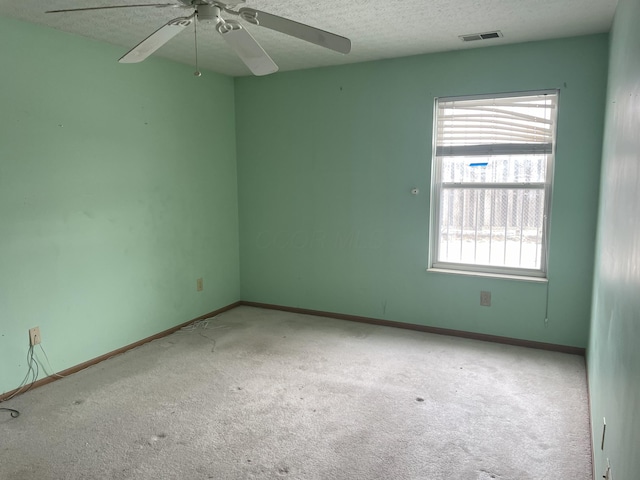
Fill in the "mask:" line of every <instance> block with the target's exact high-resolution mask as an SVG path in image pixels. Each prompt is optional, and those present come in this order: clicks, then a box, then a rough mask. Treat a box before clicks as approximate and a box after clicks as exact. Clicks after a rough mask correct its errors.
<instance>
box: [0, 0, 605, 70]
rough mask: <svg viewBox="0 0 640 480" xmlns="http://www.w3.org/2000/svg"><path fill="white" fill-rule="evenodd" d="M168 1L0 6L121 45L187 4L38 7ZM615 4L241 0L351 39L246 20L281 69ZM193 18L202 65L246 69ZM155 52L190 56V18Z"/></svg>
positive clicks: (3, 1)
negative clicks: (312, 40) (283, 30)
mask: <svg viewBox="0 0 640 480" xmlns="http://www.w3.org/2000/svg"><path fill="white" fill-rule="evenodd" d="M171 1H172V0H47V1H46V2H45V1H42V0H0V15H2V16H5V17H10V18H17V19H21V20H25V21H28V22H33V23H38V24H42V25H47V26H49V27H53V28H55V29H58V30H63V31H66V32H71V33H75V34H78V35H82V36H85V37H89V38H93V39H96V40H100V41H104V42H108V43H111V44H114V45H119V46H122V47H123V48H122V53H123V54H124V53H125V52H127V51H128V50H129V48H131V47H133V46H134V45H136V44H137V43H139V42H140V41H141V40H143V39H144V38H145V37H146V36H148V35H149V34H150V33H152V32H153V31H154V30H156V29H157V28H159V27H160V26H162V25H163V24H165V23H166V22H167V21H168V20H170V19H172V18H175V17H180V16H185V15H187V14H189V13H190V11H189V10H183V9H174V8H151V7H147V8H125V9H113V10H98V11H89V12H74V13H66V14H45V13H44V12H45V10H55V9H65V8H81V7H89V6H103V5H126V4H139V3H155V2H158V3H164V2H166V3H171ZM173 1H176V3H178V2H177V0H173ZM616 4H617V0H350V1H344V0H322V1H319V2H318V1H317V2H310V1H303V0H247V1H246V4H245V6H248V7H252V8H256V9H258V10H264V11H267V12H269V13H273V14H275V15H280V16H283V17H287V18H290V19H292V20H296V21H298V22H302V23H306V24H309V25H313V26H315V27H318V28H321V29H323V30H328V31H331V32H334V33H337V34H339V35H343V36H346V37H349V38H350V39H351V42H352V51H351V53H350V54H348V55H343V54H340V53H336V52H333V51H331V50H326V49H324V48H321V47H318V46H316V45H312V44H309V43H306V42H303V41H301V40H298V39H295V38H292V37H289V36H287V35H283V34H280V33H277V32H273V31H270V30H267V29H266V28H261V27H257V26H253V25H249V26H248V28H247V29H248V30H250V32H251V33H252V34H253V36H254V37H255V38H256V39H257V40H258V42H259V43H260V44H261V45H262V46H263V47H264V49H265V50H266V51H267V52H268V53H269V55H270V56H271V57H272V58H273V60H274V61H275V62H276V63H277V64H278V66H279V67H280V70H281V71H284V70H297V69H303V68H310V67H319V66H326V65H339V64H345V63H355V62H363V61H368V60H377V59H382V58H392V57H402V56H407V55H416V54H421V53H429V52H439V51H447V50H458V49H467V48H477V47H484V46H491V45H499V44H507V43H517V42H525V41H532V40H542V39H547V38H558V37H568V36H575V35H584V34H590V33H598V32H606V31H608V30H609V28H610V26H611V21H612V19H613V14H614V11H615V7H616ZM223 16H224V15H223ZM199 27H200V28H199V29H198V53H199V55H198V56H199V63H200V68H201V69H202V68H204V69H209V70H213V71H216V72H220V73H224V74H227V75H232V76H241V75H248V74H249V71H248V70H247V68H246V67H245V66H244V65H243V64H242V62H241V61H240V60H239V59H238V58H237V57H236V56H235V54H234V53H233V52H232V51H231V50H230V49H229V47H228V46H227V45H226V43H225V42H224V40H223V39H222V38H220V37H219V35H218V34H217V33H216V32H215V31H214V30H213V28H212V27H209V28H205V27H206V25H204V24H201V25H200V26H199ZM491 30H501V31H502V33H503V34H504V37H503V38H500V39H493V40H486V41H479V42H471V43H463V42H462V41H461V40H460V39H459V38H458V35H462V34H467V33H480V32H486V31H491ZM154 55H159V56H162V57H166V58H169V59H172V60H175V61H178V62H182V63H187V64H193V63H194V38H193V29H192V27H190V28H188V29H186V30H185V31H184V32H182V33H180V34H179V35H178V36H177V37H175V38H173V39H172V40H171V41H169V43H168V44H166V45H165V46H163V47H162V48H161V49H160V50H158V51H157V52H156V53H155V54H154ZM115 61H117V58H114V62H115Z"/></svg>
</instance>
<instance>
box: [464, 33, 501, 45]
mask: <svg viewBox="0 0 640 480" xmlns="http://www.w3.org/2000/svg"><path fill="white" fill-rule="evenodd" d="M500 37H502V32H501V31H500V30H496V31H495V32H485V33H470V34H468V35H460V36H459V38H460V40H462V41H463V42H474V41H476V40H489V39H491V38H500Z"/></svg>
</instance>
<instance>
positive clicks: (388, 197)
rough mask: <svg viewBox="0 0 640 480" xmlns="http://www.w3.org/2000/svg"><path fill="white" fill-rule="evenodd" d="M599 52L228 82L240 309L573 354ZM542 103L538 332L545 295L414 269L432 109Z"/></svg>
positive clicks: (464, 55) (590, 228)
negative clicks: (549, 137)
mask: <svg viewBox="0 0 640 480" xmlns="http://www.w3.org/2000/svg"><path fill="white" fill-rule="evenodd" d="M607 38H608V37H607V36H606V35H595V36H587V37H579V38H570V39H563V40H554V41H545V42H537V43H529V44H520V45H510V46H503V47H492V48H483V49H476V50H468V51H458V52H452V53H443V54H435V55H426V56H416V57H409V58H401V59H394V60H385V61H379V62H371V63H362V64H355V65H348V66H341V67H334V68H324V69H314V70H306V71H297V72H290V73H282V74H278V75H274V76H271V77H265V78H238V79H236V84H235V85H236V131H237V138H238V141H237V151H238V176H239V185H240V190H239V205H240V252H241V254H240V257H241V262H240V265H241V267H240V270H241V285H242V287H241V288H242V293H241V296H242V299H243V300H249V301H256V302H266V303H272V304H280V305H287V306H294V307H303V308H309V309H318V310H325V311H332V312H340V313H345V314H355V315H362V316H368V317H375V318H382V319H390V320H394V321H400V322H410V323H416V324H424V325H431V326H436V327H445V328H453V329H460V330H467V331H473V332H481V333H486V334H495V335H502V336H507V337H516V338H523V339H529V340H534V341H542V342H550V343H555V344H564V345H572V346H578V347H585V346H586V343H587V335H588V324H589V312H590V298H591V297H590V295H591V287H592V269H593V252H594V241H595V240H594V239H595V228H596V212H597V202H598V182H599V170H600V152H601V148H602V147H601V141H602V129H603V110H604V100H605V85H606V68H607V63H606V62H607ZM550 88H559V89H560V90H561V93H560V114H559V126H558V135H559V137H558V149H557V159H556V161H557V164H556V170H555V193H554V198H553V213H552V226H551V252H550V267H549V277H550V298H549V324H548V326H546V327H545V324H544V318H545V294H546V286H545V284H539V283H532V282H522V281H514V280H504V279H489V278H478V277H465V276H460V275H450V274H442V273H427V272H426V271H425V267H426V265H427V245H428V217H429V185H430V183H429V182H430V156H431V135H432V131H431V126H432V114H433V99H434V97H436V96H447V95H464V94H477V93H495V92H511V91H522V90H531V89H550ZM414 186H415V187H418V188H420V191H421V193H420V195H418V196H412V195H411V194H410V193H409V192H410V189H411V188H412V187H414ZM481 290H490V291H491V292H492V302H493V305H492V306H491V307H489V308H487V307H480V305H479V303H480V302H479V297H480V291H481Z"/></svg>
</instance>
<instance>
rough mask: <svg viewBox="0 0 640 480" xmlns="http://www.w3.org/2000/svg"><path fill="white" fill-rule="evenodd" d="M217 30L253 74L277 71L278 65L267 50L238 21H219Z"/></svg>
mask: <svg viewBox="0 0 640 480" xmlns="http://www.w3.org/2000/svg"><path fill="white" fill-rule="evenodd" d="M217 30H218V33H219V34H220V35H222V38H224V39H225V41H226V42H227V44H228V45H229V46H230V47H231V48H232V49H233V50H234V51H235V52H236V54H237V55H238V56H239V57H240V60H242V61H243V62H244V64H245V65H246V66H247V67H249V70H251V72H252V73H253V74H254V75H259V76H261V75H269V74H270V73H275V72H277V71H278V66H277V65H276V64H275V63H274V61H273V60H271V57H270V56H269V55H268V54H267V52H265V51H264V49H263V48H262V47H261V46H260V44H259V43H258V42H256V40H255V38H253V37H252V36H251V34H250V33H249V32H248V31H247V30H246V29H245V28H244V27H243V26H242V25H240V24H239V23H238V22H234V21H232V20H228V21H225V22H220V23H218V26H217Z"/></svg>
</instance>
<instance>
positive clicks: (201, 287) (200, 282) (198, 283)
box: [196, 278, 204, 292]
mask: <svg viewBox="0 0 640 480" xmlns="http://www.w3.org/2000/svg"><path fill="white" fill-rule="evenodd" d="M202 290H204V281H203V280H202V278H199V279H197V280H196V291H197V292H201V291H202Z"/></svg>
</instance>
